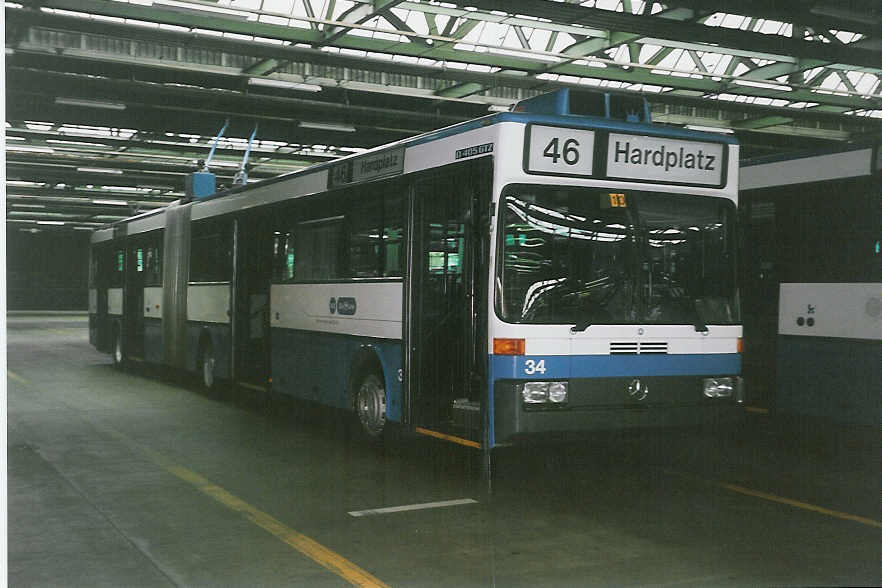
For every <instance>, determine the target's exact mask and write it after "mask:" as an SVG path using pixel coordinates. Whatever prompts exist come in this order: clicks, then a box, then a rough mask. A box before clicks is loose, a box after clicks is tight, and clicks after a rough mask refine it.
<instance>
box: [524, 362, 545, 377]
mask: <svg viewBox="0 0 882 588" xmlns="http://www.w3.org/2000/svg"><path fill="white" fill-rule="evenodd" d="M524 373H525V374H527V375H528V376H532V375H533V374H544V373H545V360H544V359H540V360H539V361H536V360H535V359H528V360H526V361H524Z"/></svg>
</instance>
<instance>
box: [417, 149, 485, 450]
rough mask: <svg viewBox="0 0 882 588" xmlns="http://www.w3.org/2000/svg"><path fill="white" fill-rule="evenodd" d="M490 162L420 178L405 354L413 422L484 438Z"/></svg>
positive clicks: (451, 169)
mask: <svg viewBox="0 0 882 588" xmlns="http://www.w3.org/2000/svg"><path fill="white" fill-rule="evenodd" d="M488 167H489V166H485V165H475V164H468V165H459V166H455V167H453V166H452V167H451V168H448V170H447V171H446V173H440V174H437V175H433V176H432V177H429V178H426V179H424V180H420V181H418V182H416V183H415V185H414V190H413V196H412V198H413V200H412V206H413V211H412V216H411V218H412V222H413V225H412V227H413V239H412V244H411V254H410V264H409V268H410V269H409V272H408V274H409V279H408V321H407V324H408V329H407V340H408V347H407V349H408V354H407V358H406V361H407V365H408V366H409V367H408V375H409V380H408V392H409V396H408V400H409V411H410V417H411V422H412V423H413V425H414V426H415V427H416V428H424V429H430V430H432V431H436V432H444V433H448V434H454V435H457V436H460V437H465V438H468V439H471V440H473V441H480V424H481V416H480V415H481V406H482V401H483V399H484V397H485V394H483V391H484V390H485V389H486V386H485V385H482V381H483V382H486V376H485V374H486V368H485V364H486V361H487V352H486V346H485V341H486V326H483V327H482V325H486V320H485V317H486V312H485V311H484V309H483V307H484V306H485V305H484V304H483V302H484V300H485V299H486V295H485V292H486V279H487V278H486V267H487V266H486V259H487V255H486V249H487V239H486V238H484V237H485V235H486V233H487V231H486V230H485V229H486V226H487V221H486V210H487V202H488V201H489V198H488V195H489V190H488V189H486V188H487V186H489V178H490V174H489V171H487V168H488ZM482 171H483V173H481V172H482ZM454 405H456V406H457V407H458V410H454ZM464 407H465V408H464ZM463 411H465V412H463Z"/></svg>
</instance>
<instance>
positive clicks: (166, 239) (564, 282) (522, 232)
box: [90, 90, 743, 449]
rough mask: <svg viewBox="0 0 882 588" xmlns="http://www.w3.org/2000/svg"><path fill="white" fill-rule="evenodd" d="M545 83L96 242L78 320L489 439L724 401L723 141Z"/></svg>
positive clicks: (632, 104) (733, 154) (410, 420)
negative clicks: (536, 90) (479, 111)
mask: <svg viewBox="0 0 882 588" xmlns="http://www.w3.org/2000/svg"><path fill="white" fill-rule="evenodd" d="M649 119H650V117H649V107H648V105H647V103H646V102H645V100H644V99H643V98H642V97H626V96H615V95H611V94H579V93H576V92H570V91H568V90H561V91H558V92H555V93H552V94H549V95H543V96H540V97H537V98H535V99H531V100H527V101H523V102H521V103H519V104H518V105H517V106H516V108H515V109H514V111H512V112H504V113H498V114H492V115H489V116H486V117H483V118H480V119H477V120H474V121H470V122H465V123H462V124H458V125H454V126H451V127H448V128H444V129H441V130H438V131H435V132H432V133H428V134H425V135H421V136H418V137H414V138H411V139H407V140H403V141H400V142H397V143H394V144H391V145H388V146H383V147H379V148H376V149H373V150H371V151H368V152H365V153H362V154H357V155H353V156H350V157H347V158H343V159H340V160H337V161H334V162H332V163H328V164H322V165H317V166H314V167H311V168H307V169H305V170H302V171H299V172H296V173H292V174H288V175H284V176H281V177H279V178H276V179H273V180H267V181H262V182H259V183H255V184H251V185H247V186H244V187H239V188H236V189H233V190H230V191H227V192H223V193H219V194H215V195H212V196H210V197H207V198H204V199H197V200H195V201H189V202H187V201H182V202H178V203H175V204H173V205H171V206H169V207H167V208H166V209H163V210H161V211H158V212H154V213H150V214H146V215H142V216H138V217H134V218H132V219H129V220H127V221H125V222H120V223H118V224H115V225H113V226H111V227H108V228H105V229H102V230H98V231H97V232H95V234H94V236H93V239H92V276H93V282H92V289H91V292H90V296H91V304H90V326H91V340H92V342H93V343H94V344H95V346H96V347H97V348H98V349H100V350H103V351H107V352H110V353H112V355H113V358H114V361H115V362H117V363H120V364H122V363H125V362H132V361H135V362H149V363H155V364H161V365H165V366H169V367H171V368H176V369H180V370H187V371H192V372H196V373H198V374H201V378H202V381H203V383H204V384H205V385H206V386H209V387H210V386H213V385H215V382H216V381H217V380H220V379H223V380H228V381H232V382H234V383H236V384H239V385H242V386H244V387H246V388H249V387H251V388H259V389H267V388H269V387H271V388H272V390H273V391H274V392H279V393H283V394H288V395H291V396H294V397H296V398H299V399H305V400H309V401H314V402H317V403H321V404H324V405H329V406H333V407H337V408H341V409H345V410H348V411H351V412H352V413H353V414H354V415H355V416H356V417H357V419H358V422H359V423H360V426H361V427H362V429H363V431H364V433H365V434H366V435H368V436H370V437H377V436H380V435H382V434H383V431H384V430H385V429H386V428H387V427H388V426H389V425H390V424H391V423H396V424H399V425H401V426H402V427H403V428H405V429H406V430H408V431H411V432H415V433H418V434H424V435H429V436H435V437H439V438H442V439H446V440H449V441H453V442H457V443H460V444H463V445H467V446H473V447H481V448H485V449H489V448H492V447H495V446H499V445H503V444H509V443H513V442H517V441H518V440H522V439H526V438H531V437H536V436H540V435H543V434H556V433H561V432H570V431H573V432H577V431H587V430H597V429H617V428H627V427H644V426H667V425H687V424H699V423H707V422H709V421H712V420H713V419H722V418H726V417H728V416H730V415H733V414H735V413H737V412H738V411H739V408H740V407H739V404H740V403H741V401H742V395H743V390H742V386H741V379H740V377H739V374H740V370H741V355H740V351H741V349H740V347H741V336H742V330H741V319H740V310H739V299H738V287H737V283H736V273H737V272H736V259H735V256H736V244H737V243H736V242H737V239H736V231H735V228H734V227H735V221H736V200H737V195H738V146H737V144H736V142H735V140H734V139H733V138H731V137H727V136H724V135H719V134H711V133H702V132H692V131H688V130H684V129H679V128H672V127H664V126H659V125H653V124H651V122H650V120H649Z"/></svg>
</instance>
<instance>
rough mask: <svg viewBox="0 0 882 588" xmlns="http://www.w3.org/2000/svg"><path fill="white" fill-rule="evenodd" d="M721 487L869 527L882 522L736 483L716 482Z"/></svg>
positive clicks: (881, 524)
mask: <svg viewBox="0 0 882 588" xmlns="http://www.w3.org/2000/svg"><path fill="white" fill-rule="evenodd" d="M717 485H718V486H720V487H721V488H725V489H726V490H731V491H732V492H738V493H739V494H745V495H747V496H754V497H756V498H762V499H763V500H770V501H772V502H778V503H780V504H786V505H788V506H793V507H796V508H801V509H804V510H810V511H812V512H816V513H820V514H823V515H827V516H830V517H836V518H838V519H844V520H846V521H854V522H856V523H860V524H862V525H869V526H870V527H878V528H880V529H882V522H880V521H876V520H873V519H870V518H867V517H862V516H858V515H853V514H849V513H847V512H842V511H838V510H833V509H830V508H824V507H823V506H816V505H814V504H811V503H808V502H802V501H800V500H793V499H792V498H784V497H783V496H776V495H775V494H769V493H768V492H760V491H759V490H752V489H750V488H745V487H744V486H739V485H737V484H726V483H717Z"/></svg>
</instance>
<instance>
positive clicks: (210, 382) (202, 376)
mask: <svg viewBox="0 0 882 588" xmlns="http://www.w3.org/2000/svg"><path fill="white" fill-rule="evenodd" d="M198 364H199V381H200V383H201V384H202V388H203V389H205V390H209V391H214V390H215V389H216V388H217V374H216V373H215V370H216V368H217V358H216V357H215V355H214V348H213V347H212V345H211V341H210V340H208V339H206V340H205V341H203V342H202V344H201V345H200V346H199V361H198Z"/></svg>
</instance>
